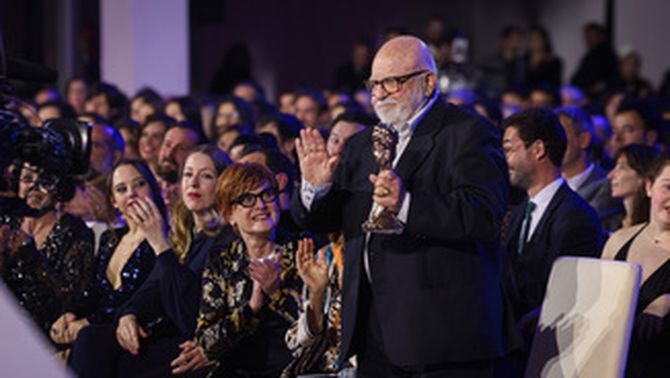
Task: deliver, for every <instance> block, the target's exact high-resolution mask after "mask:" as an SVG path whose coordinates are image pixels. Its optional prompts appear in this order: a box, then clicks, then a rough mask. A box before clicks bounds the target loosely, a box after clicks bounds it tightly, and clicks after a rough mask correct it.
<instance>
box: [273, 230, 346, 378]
mask: <svg viewBox="0 0 670 378" xmlns="http://www.w3.org/2000/svg"><path fill="white" fill-rule="evenodd" d="M331 237H332V238H334V240H332V242H331V243H330V244H329V245H327V246H325V247H323V248H321V249H320V250H319V253H318V256H316V258H315V256H314V243H313V242H312V241H311V240H307V241H305V242H303V243H300V245H299V247H298V254H297V256H296V263H297V268H298V274H299V275H300V278H301V279H302V280H303V282H304V285H305V287H304V289H303V296H302V306H301V313H300V317H299V319H298V321H297V322H296V323H294V324H293V326H292V327H291V328H290V329H289V330H288V332H287V333H286V343H287V344H288V347H289V348H290V349H291V350H292V351H293V355H294V359H293V361H291V363H290V364H289V365H288V366H287V367H286V369H284V372H283V373H282V377H285V378H288V377H295V376H298V375H301V374H307V373H317V374H318V373H322V374H325V375H324V376H326V375H327V374H331V375H334V374H336V373H338V372H340V371H341V370H343V369H348V368H351V364H350V363H348V362H347V363H342V361H341V359H340V357H341V356H340V341H341V340H340V339H341V337H342V334H341V329H340V319H341V311H342V272H343V265H344V260H343V257H344V256H343V251H344V235H343V234H342V233H334V234H332V235H331ZM352 372H353V371H352Z"/></svg>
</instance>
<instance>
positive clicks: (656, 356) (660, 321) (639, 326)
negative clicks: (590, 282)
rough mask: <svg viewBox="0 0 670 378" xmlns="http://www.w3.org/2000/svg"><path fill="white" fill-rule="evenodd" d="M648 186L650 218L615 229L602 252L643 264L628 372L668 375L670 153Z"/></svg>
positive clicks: (652, 173) (661, 160) (654, 169)
mask: <svg viewBox="0 0 670 378" xmlns="http://www.w3.org/2000/svg"><path fill="white" fill-rule="evenodd" d="M645 190H646V193H647V195H648V196H649V197H650V198H651V206H650V209H649V221H648V222H646V223H643V224H638V225H635V226H632V227H627V228H623V229H621V230H619V231H617V232H615V233H614V234H613V235H612V236H611V237H610V239H609V240H608V241H607V244H606V245H605V248H604V250H603V253H602V258H604V259H614V260H622V261H628V262H633V263H636V264H639V265H640V266H641V267H642V284H641V286H640V292H639V296H638V303H637V308H636V319H635V325H634V331H633V337H632V340H631V350H630V353H629V357H628V366H627V373H626V376H629V377H638V376H644V377H647V376H649V377H652V376H653V377H657V376H659V377H660V376H666V375H667V373H668V371H670V360H668V358H667V353H666V352H667V350H669V348H670V327H668V325H667V322H666V321H665V320H666V318H667V315H668V313H670V211H669V210H668V203H669V201H670V155H669V154H667V153H666V154H664V155H663V156H662V157H661V158H659V159H658V160H657V161H656V162H655V163H654V164H653V165H652V167H651V169H650V170H649V175H648V178H647V179H646V180H645Z"/></svg>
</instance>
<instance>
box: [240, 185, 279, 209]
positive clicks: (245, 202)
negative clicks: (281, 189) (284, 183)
mask: <svg viewBox="0 0 670 378" xmlns="http://www.w3.org/2000/svg"><path fill="white" fill-rule="evenodd" d="M257 198H259V199H260V200H261V201H263V203H270V202H272V201H274V200H276V199H277V190H275V189H273V188H269V189H265V190H264V191H262V192H260V193H257V194H253V193H245V194H242V195H241V196H239V197H237V198H235V199H234V200H232V201H230V204H231V205H240V206H242V207H247V208H249V207H254V205H255V204H256V199H257Z"/></svg>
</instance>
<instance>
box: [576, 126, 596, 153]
mask: <svg viewBox="0 0 670 378" xmlns="http://www.w3.org/2000/svg"><path fill="white" fill-rule="evenodd" d="M577 138H578V141H579V148H580V149H582V150H585V149H587V148H589V146H590V145H591V141H592V140H593V135H591V133H590V132H588V131H585V132H583V133H581V134H579V136H578V137H577Z"/></svg>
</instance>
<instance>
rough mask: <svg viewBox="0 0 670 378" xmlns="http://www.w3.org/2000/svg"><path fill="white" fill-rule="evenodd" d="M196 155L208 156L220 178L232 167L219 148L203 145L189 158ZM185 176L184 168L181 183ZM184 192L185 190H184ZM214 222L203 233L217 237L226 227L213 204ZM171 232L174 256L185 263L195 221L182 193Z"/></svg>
mask: <svg viewBox="0 0 670 378" xmlns="http://www.w3.org/2000/svg"><path fill="white" fill-rule="evenodd" d="M195 153H201V154H204V155H207V156H208V157H209V158H210V160H211V161H212V163H214V168H215V169H216V175H217V176H219V175H220V174H221V172H223V170H224V169H225V168H226V167H227V166H228V165H230V158H229V157H228V155H226V153H225V152H223V151H221V150H220V149H219V148H218V147H216V146H213V145H201V146H198V147H195V148H194V149H193V150H191V153H190V154H189V155H188V156H189V157H190V156H191V155H193V154H195ZM187 159H188V157H187ZM183 176H184V167H183V166H182V168H181V172H179V182H180V183H181V179H182V177H183ZM182 190H183V188H182ZM212 212H213V216H212V220H211V221H210V222H207V223H206V224H205V225H204V228H203V231H204V232H205V234H207V235H208V236H215V235H216V234H218V233H219V231H221V228H222V227H223V226H224V221H223V218H222V217H221V214H219V212H218V210H217V204H216V203H213V204H212ZM170 226H171V231H170V235H169V241H170V245H171V246H172V250H173V251H174V254H175V255H176V256H177V258H178V259H179V262H181V263H183V262H184V259H185V258H186V254H187V253H188V250H189V249H190V248H191V242H192V241H193V233H192V231H193V227H194V226H195V220H194V219H193V213H191V211H190V210H189V209H188V208H187V207H186V204H185V203H184V200H183V198H182V195H181V193H180V195H179V200H178V201H177V202H176V203H175V205H174V207H173V208H172V219H171V221H170Z"/></svg>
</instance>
